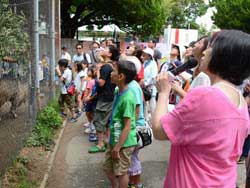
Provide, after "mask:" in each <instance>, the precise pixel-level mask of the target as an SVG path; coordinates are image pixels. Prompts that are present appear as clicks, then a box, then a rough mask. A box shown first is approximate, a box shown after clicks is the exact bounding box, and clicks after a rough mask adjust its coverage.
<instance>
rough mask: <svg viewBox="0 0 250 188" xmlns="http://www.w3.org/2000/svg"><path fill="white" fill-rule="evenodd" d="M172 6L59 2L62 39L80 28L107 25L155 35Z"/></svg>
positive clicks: (167, 0)
mask: <svg viewBox="0 0 250 188" xmlns="http://www.w3.org/2000/svg"><path fill="white" fill-rule="evenodd" d="M173 4H174V3H173V0H119V1H117V0H91V1H86V0H73V1H68V0H62V1H61V7H62V9H61V10H62V12H61V15H62V37H71V38H73V37H74V36H75V31H76V29H77V27H80V26H82V25H93V24H96V25H98V27H99V28H101V27H102V26H104V25H107V24H111V23H113V24H116V25H118V26H119V27H120V28H121V29H123V30H125V31H127V32H132V33H137V34H141V35H150V34H152V35H156V34H159V33H160V32H161V31H162V27H163V25H164V24H165V19H166V17H167V16H169V15H170V10H171V8H172V6H173Z"/></svg>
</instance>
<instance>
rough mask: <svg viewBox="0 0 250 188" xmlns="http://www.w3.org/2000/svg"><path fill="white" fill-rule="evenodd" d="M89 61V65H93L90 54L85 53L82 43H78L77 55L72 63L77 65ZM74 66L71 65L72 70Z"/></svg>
mask: <svg viewBox="0 0 250 188" xmlns="http://www.w3.org/2000/svg"><path fill="white" fill-rule="evenodd" d="M83 60H85V61H87V62H88V63H89V64H90V63H91V58H90V56H89V54H88V53H84V52H83V45H82V44H81V43H78V44H77V45H76V54H75V55H74V56H73V58H72V63H75V62H76V61H79V62H81V61H83ZM72 66H73V65H71V68H72Z"/></svg>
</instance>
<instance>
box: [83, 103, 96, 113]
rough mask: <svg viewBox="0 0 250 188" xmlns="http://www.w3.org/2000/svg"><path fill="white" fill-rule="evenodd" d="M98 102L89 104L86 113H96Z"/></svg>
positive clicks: (86, 106)
mask: <svg viewBox="0 0 250 188" xmlns="http://www.w3.org/2000/svg"><path fill="white" fill-rule="evenodd" d="M95 107H96V102H87V103H86V105H85V112H94V110H95Z"/></svg>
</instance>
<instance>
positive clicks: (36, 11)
mask: <svg viewBox="0 0 250 188" xmlns="http://www.w3.org/2000/svg"><path fill="white" fill-rule="evenodd" d="M33 14H34V22H33V23H34V26H33V33H34V38H33V40H34V41H33V50H34V61H35V67H34V68H35V72H36V74H35V90H36V99H37V100H36V101H37V107H38V109H40V80H39V66H40V65H39V30H38V28H39V1H38V0H33ZM33 71H34V70H33Z"/></svg>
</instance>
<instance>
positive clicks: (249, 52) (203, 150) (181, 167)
mask: <svg viewBox="0 0 250 188" xmlns="http://www.w3.org/2000/svg"><path fill="white" fill-rule="evenodd" d="M155 47H156V42H155V41H154V40H150V41H148V44H147V46H145V47H144V46H141V45H139V44H136V42H134V41H132V42H130V43H129V46H128V47H127V49H126V51H125V52H124V53H121V52H120V50H119V49H118V48H117V46H116V44H115V43H114V42H113V41H112V40H108V41H106V40H104V41H101V43H99V42H97V41H93V43H92V45H91V50H90V52H89V53H84V52H83V45H82V43H79V44H77V45H76V51H77V53H76V55H74V56H73V58H72V59H71V56H70V55H69V54H68V52H67V49H66V48H65V47H63V48H62V51H63V54H62V57H61V59H60V60H59V62H58V67H57V69H56V71H57V75H58V77H59V79H60V81H61V95H60V97H59V104H60V107H61V115H62V116H65V117H66V116H67V111H66V108H65V107H67V108H68V109H69V111H70V112H71V118H70V119H69V121H70V122H72V123H73V122H76V121H77V119H78V118H81V117H82V116H81V114H82V113H83V112H85V113H86V117H87V120H88V122H87V123H86V124H84V125H83V126H84V127H85V133H87V134H89V141H91V142H94V143H95V144H93V146H92V147H90V148H89V149H88V152H89V153H98V152H106V153H105V160H104V164H103V170H104V171H105V173H106V175H107V177H108V179H109V180H110V182H111V185H112V188H116V187H119V188H127V187H131V188H141V187H143V184H142V181H141V177H140V176H141V173H142V167H141V163H140V160H139V156H138V154H139V151H140V149H142V148H144V147H143V146H146V145H147V144H150V143H151V141H152V140H151V139H152V138H151V136H150V133H151V128H152V130H153V133H154V137H155V138H156V139H159V140H169V141H170V142H171V154H170V162H169V166H168V172H167V175H166V179H165V182H164V187H166V188H171V187H173V188H179V187H180V188H183V187H192V188H193V187H197V188H198V187H224V188H227V187H228V188H229V187H230V188H232V187H236V168H237V161H239V158H240V156H241V154H242V148H243V144H244V141H245V139H246V138H247V136H248V133H249V126H250V123H249V106H250V83H249V80H247V79H248V78H249V76H250V36H249V35H248V34H246V33H243V32H241V31H235V30H222V31H220V32H217V33H215V34H213V35H212V36H211V37H210V36H203V37H201V38H199V39H198V40H197V41H193V42H191V43H190V44H189V45H188V46H186V51H185V53H184V54H183V56H182V54H181V53H180V47H179V46H178V45H176V44H173V45H172V48H171V52H170V55H169V58H167V61H165V62H162V61H161V59H162V57H161V53H160V51H158V50H157V49H156V48H155ZM191 59H195V60H196V61H197V66H196V67H195V68H192V69H188V70H184V71H183V72H181V73H180V74H178V75H177V76H175V77H174V78H172V76H171V79H170V75H171V73H169V72H171V71H173V70H175V69H176V68H177V67H179V66H182V65H184V64H185V63H188V62H189V61H190V60H191ZM72 81H74V82H73V83H74V85H75V88H76V89H75V94H74V95H73V96H72V95H70V94H69V92H68V89H69V87H70V86H71V84H72ZM240 88H242V89H240ZM145 130H146V131H145ZM142 131H145V132H144V133H147V134H143V135H144V136H145V135H146V136H145V137H144V136H142V134H140V133H141V132H142ZM147 139H148V140H150V142H147V141H145V140H147ZM249 140H250V138H248V139H246V141H245V144H244V146H245V149H244V150H246V152H245V153H246V154H245V155H244V157H245V158H246V156H248V152H249V149H250V148H249V145H250V144H249V143H248V142H249ZM146 149H147V148H146ZM242 157H243V156H242ZM246 164H247V165H246V166H249V167H250V164H249V163H248V162H246ZM248 164H249V165H248ZM249 167H248V168H247V172H250V168H249ZM246 182H247V183H246V186H248V187H250V173H248V174H247V179H246Z"/></svg>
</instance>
